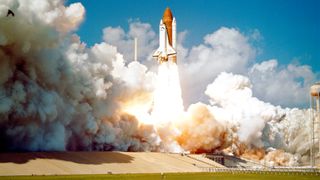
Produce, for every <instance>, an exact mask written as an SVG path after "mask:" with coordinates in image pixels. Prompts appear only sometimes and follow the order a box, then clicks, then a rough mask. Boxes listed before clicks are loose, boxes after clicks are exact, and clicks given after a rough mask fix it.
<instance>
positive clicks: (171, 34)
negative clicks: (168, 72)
mask: <svg viewBox="0 0 320 180" xmlns="http://www.w3.org/2000/svg"><path fill="white" fill-rule="evenodd" d="M176 28H177V24H176V19H175V18H174V17H173V16H172V13H171V10H170V8H166V10H165V11H164V13H163V17H162V19H161V20H160V24H159V48H158V49H157V50H156V51H155V52H154V53H153V55H152V56H153V57H155V58H157V60H158V62H159V63H163V62H167V61H172V62H174V63H177V29H176Z"/></svg>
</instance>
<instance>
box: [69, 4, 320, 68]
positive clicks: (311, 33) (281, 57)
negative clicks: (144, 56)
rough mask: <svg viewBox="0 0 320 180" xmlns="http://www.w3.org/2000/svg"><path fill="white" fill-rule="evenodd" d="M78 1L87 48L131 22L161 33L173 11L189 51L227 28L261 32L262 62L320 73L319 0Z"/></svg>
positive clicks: (82, 35)
mask: <svg viewBox="0 0 320 180" xmlns="http://www.w3.org/2000/svg"><path fill="white" fill-rule="evenodd" d="M73 2H81V3H82V4H83V5H84V7H85V8H86V19H85V21H84V22H83V23H82V25H81V26H80V28H79V29H78V30H77V32H76V33H77V34H79V36H80V37H81V40H82V41H84V42H86V43H87V44H88V46H92V45H93V44H94V43H98V42H101V41H102V29H103V28H105V27H108V26H112V27H117V26H120V27H122V28H124V29H128V22H129V20H130V19H139V20H140V21H141V22H147V23H150V24H151V25H152V28H153V29H154V30H155V32H157V29H158V23H159V19H160V18H161V16H162V13H163V11H164V9H165V8H166V7H167V6H169V7H170V8H171V9H172V11H173V14H174V16H175V17H176V19H177V23H178V31H184V30H187V31H188V36H187V38H186V41H185V46H186V47H192V46H194V45H197V44H199V43H201V42H202V41H203V37H204V36H205V35H206V34H209V33H212V32H214V31H216V30H217V29H219V28H220V27H222V26H225V27H234V28H237V29H238V30H239V31H241V32H242V33H244V34H250V33H252V31H253V30H254V29H257V30H259V32H260V34H261V35H262V37H263V38H262V39H261V40H260V41H259V42H258V43H257V44H256V46H257V47H258V48H259V49H261V50H262V52H261V53H260V54H259V55H258V56H257V57H256V61H257V62H259V61H263V60H267V59H271V58H276V59H278V61H279V63H280V64H281V65H286V64H288V63H292V62H294V63H297V62H299V64H306V65H310V66H311V67H312V70H313V71H314V72H316V73H319V72H320V34H319V33H320V10H319V9H320V1H319V0H242V1H240V0H228V1H222V0H220V1H215V0H192V1H191V0H190V1H178V0H137V1H133V0H107V1H102V0H100V1H97V0H96V1H92V0H90V1H89V0H83V1H81V0H80V1H77V0H69V1H67V4H69V3H73Z"/></svg>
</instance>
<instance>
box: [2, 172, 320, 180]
mask: <svg viewBox="0 0 320 180" xmlns="http://www.w3.org/2000/svg"><path fill="white" fill-rule="evenodd" d="M0 179H5V180H6V179H18V180H26V179H39V180H40V179H48V180H50V179H60V180H61V179H81V180H87V179H88V180H89V179H90V180H91V179H93V180H98V179H106V180H112V179H130V180H131V179H134V180H135V179H137V180H144V179H152V180H161V179H168V180H171V179H172V180H174V179H184V180H189V179H190V180H194V179H201V180H206V179H210V180H212V179H215V180H217V179H218V180H219V179H223V180H233V179H246V180H247V179H249V180H250V179H252V180H255V179H262V180H283V179H299V180H300V179H302V180H303V179H320V176H319V175H317V174H315V173H305V174H304V175H302V174H301V173H289V174H288V173H273V174H254V173H252V174H251V173H234V174H232V173H225V172H223V173H164V174H105V175H67V176H6V177H0Z"/></svg>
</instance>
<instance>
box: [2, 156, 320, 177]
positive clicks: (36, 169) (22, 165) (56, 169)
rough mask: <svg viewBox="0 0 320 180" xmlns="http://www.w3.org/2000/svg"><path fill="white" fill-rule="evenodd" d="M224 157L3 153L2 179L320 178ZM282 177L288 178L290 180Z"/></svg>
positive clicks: (308, 172)
mask: <svg viewBox="0 0 320 180" xmlns="http://www.w3.org/2000/svg"><path fill="white" fill-rule="evenodd" d="M221 157H222V156H221V155H220V156H214V157H213V156H212V155H205V154H180V153H156V152H23V153H0V179H1V178H9V179H10V178H11V179H12V178H15V177H16V178H19V177H26V179H29V178H30V177H31V176H32V177H35V178H37V177H40V178H44V177H48V178H51V179H52V177H53V176H54V177H56V178H59V177H61V178H62V179H63V178H64V177H68V176H70V177H73V176H75V178H77V179H78V178H80V177H81V178H83V177H88V179H91V178H93V177H95V176H97V175H98V176H99V178H100V179H101V178H102V179H103V178H107V177H109V176H110V175H114V176H115V177H117V176H119V177H122V175H123V177H122V178H124V179H132V178H133V179H134V177H135V178H137V177H142V176H143V177H144V179H148V177H149V176H150V177H149V178H152V179H153V178H155V177H156V178H159V177H162V176H164V175H171V176H177V177H180V176H181V177H182V176H183V177H184V176H185V177H189V178H191V177H195V178H196V177H198V178H201V179H202V178H212V177H214V176H221V175H222V174H223V176H230V175H232V176H234V177H233V178H238V177H241V176H243V178H245V179H246V178H247V176H252V174H254V175H255V176H257V175H260V176H261V175H264V176H268V175H269V176H275V175H276V176H279V177H281V178H284V179H287V178H288V177H292V178H294V177H297V176H303V177H308V176H310V178H311V179H312V178H316V177H318V176H319V175H320V172H319V170H318V169H303V168H300V169H293V168H287V169H284V168H275V169H266V168H264V167H262V166H260V167H259V166H257V164H254V163H252V162H248V161H245V160H243V159H239V158H235V157H230V156H229V157H228V156H226V157H225V159H224V160H223V161H224V163H225V164H226V166H223V165H222V164H219V163H217V162H215V161H214V160H218V161H219V160H221ZM220 162H222V161H220ZM227 166H230V167H227ZM231 166H235V167H231ZM234 174H238V175H234ZM103 175H105V176H103ZM281 175H286V176H287V178H286V177H282V176H281ZM289 175H290V176H289ZM306 175H307V176H306ZM133 176H134V177H133ZM158 176H159V177H158ZM177 177H176V178H177ZM84 179H86V178H84ZM142 179H143V178H142ZM168 179H170V178H168ZM231 179H232V178H231Z"/></svg>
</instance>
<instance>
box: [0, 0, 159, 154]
mask: <svg viewBox="0 0 320 180" xmlns="http://www.w3.org/2000/svg"><path fill="white" fill-rule="evenodd" d="M9 8H10V9H12V10H13V11H14V12H15V14H16V15H15V16H14V17H11V16H9V17H6V16H5V14H6V12H7V10H8V9H9ZM0 9H1V15H2V16H1V18H0V27H1V28H0V37H1V38H0V39H1V46H0V59H1V66H0V67H1V75H0V99H1V101H0V115H1V118H0V119H1V121H0V129H1V138H2V140H1V143H0V144H1V149H2V150H30V151H38V150H123V151H127V150H132V151H139V150H140V151H141V150H156V148H157V146H158V145H159V142H158V141H159V140H158V137H157V136H156V135H154V133H155V130H154V128H153V127H152V126H148V125H143V124H139V122H138V120H137V119H136V118H135V117H133V116H132V115H129V114H126V113H123V112H121V103H120V102H122V101H125V99H124V98H125V97H130V96H131V95H135V94H146V95H144V96H145V97H147V98H150V96H148V94H150V92H151V90H152V87H153V85H152V81H153V76H154V74H152V73H149V72H147V68H146V67H145V66H144V65H141V64H139V63H131V64H129V65H128V66H125V64H124V60H123V56H122V55H121V54H119V53H117V48H116V47H114V46H111V45H108V44H106V43H101V44H96V45H95V46H93V47H92V48H91V49H88V48H86V47H85V45H84V44H82V43H81V42H80V41H79V38H78V37H77V36H75V35H70V32H71V31H72V30H74V29H75V28H77V26H78V24H79V23H80V22H81V21H82V19H83V17H84V7H83V6H82V5H81V4H79V3H76V4H71V5H70V6H69V7H65V6H64V2H63V1H37V2H35V1H32V2H31V1H30V2H29V1H7V2H4V3H2V4H1V8H0ZM139 76H140V77H139Z"/></svg>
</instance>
